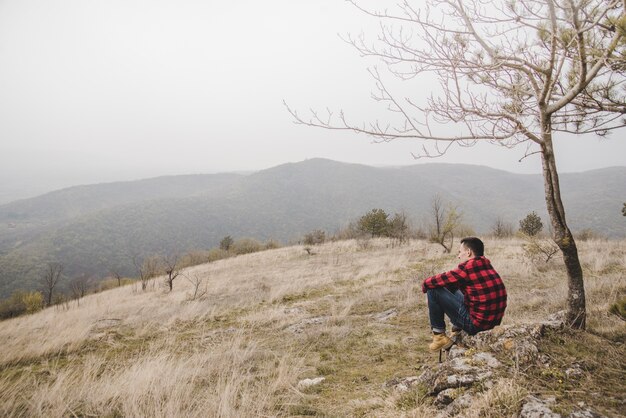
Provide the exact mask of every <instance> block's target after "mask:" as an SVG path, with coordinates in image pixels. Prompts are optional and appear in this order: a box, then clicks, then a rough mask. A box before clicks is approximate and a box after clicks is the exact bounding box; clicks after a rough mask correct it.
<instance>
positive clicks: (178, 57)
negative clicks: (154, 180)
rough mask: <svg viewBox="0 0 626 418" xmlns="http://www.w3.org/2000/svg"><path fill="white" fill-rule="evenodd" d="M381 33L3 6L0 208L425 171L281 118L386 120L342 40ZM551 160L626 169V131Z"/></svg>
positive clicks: (571, 140) (405, 152) (299, 15)
mask: <svg viewBox="0 0 626 418" xmlns="http://www.w3.org/2000/svg"><path fill="white" fill-rule="evenodd" d="M377 25H378V23H377V22H376V21H375V20H373V19H372V18H369V17H367V16H364V15H363V14H362V13H360V12H358V11H357V10H356V9H355V8H354V7H353V6H351V5H349V4H347V3H346V2H344V1H342V0H316V1H310V0H308V1H305V0H271V1H266V2H258V1H245V0H240V1H237V2H216V1H191V0H178V1H170V0H160V1H138V0H117V1H106V2H104V1H94V0H64V1H58V0H45V1H44V0H19V1H18V0H0V155H2V156H3V161H2V165H1V166H0V203H6V202H7V201H9V200H13V199H18V198H24V197H29V196H32V195H36V194H38V193H43V192H46V191H48V190H52V189H55V188H60V187H67V186H71V185H76V184H89V183H99V182H108V181H120V180H132V179H138V178H146V177H153V176H159V175H172V174H188V173H214V172H223V171H254V170H259V169H263V168H268V167H272V166H275V165H278V164H282V163H286V162H293V161H301V160H304V159H307V158H315V157H324V158H330V159H334V160H338V161H346V162H354V163H362V164H368V165H375V166H387V165H408V164H417V163H422V162H424V160H418V161H416V160H414V159H413V157H412V155H411V153H412V152H417V151H419V149H420V147H421V145H420V144H418V143H416V142H412V141H395V142H391V143H385V144H374V143H373V142H372V140H371V139H370V138H368V137H366V136H363V135H360V136H359V135H356V134H353V133H350V132H334V131H327V130H319V129H314V128H309V127H305V126H301V125H295V124H294V123H293V121H292V118H291V116H290V115H289V113H288V112H287V111H286V109H285V107H284V106H283V103H282V102H283V100H286V101H287V102H288V103H289V105H290V106H292V107H294V108H297V109H299V110H300V111H302V112H306V111H307V110H308V109H309V108H316V109H325V108H326V107H329V108H330V109H334V110H335V111H337V110H339V109H344V110H345V111H346V113H347V114H348V115H350V116H351V117H352V118H353V119H354V120H356V121H360V120H367V119H372V118H384V109H383V108H381V107H380V106H379V105H378V104H376V103H374V102H373V101H372V100H371V99H370V91H371V90H372V88H373V86H374V83H373V80H372V79H371V77H370V76H369V74H368V73H367V71H366V69H367V67H368V66H371V65H373V64H374V62H372V61H368V60H367V59H364V58H361V57H359V55H358V54H357V53H356V51H354V50H353V48H352V47H351V46H350V45H348V44H346V43H345V42H344V41H342V40H341V39H340V37H339V36H338V34H346V33H360V32H361V31H363V32H364V33H366V34H371V35H372V36H375V34H376V32H377V28H378V26H377ZM431 86H432V83H429V82H428V81H427V80H422V81H420V80H417V81H416V82H413V83H412V84H410V85H407V90H408V93H410V92H411V91H419V92H420V94H424V95H426V94H429V93H430V91H431ZM556 151H557V165H558V167H559V169H560V170H561V171H564V172H572V171H584V170H590V169H596V168H601V167H607V166H614V165H624V164H625V162H626V159H625V158H624V155H626V141H624V133H622V132H616V133H614V134H613V136H612V137H611V138H609V139H602V140H600V139H598V138H596V137H568V138H565V137H558V138H557V141H556ZM525 152H526V150H525V149H524V148H523V147H519V148H517V149H513V150H508V149H503V148H499V147H497V146H493V145H488V144H481V145H478V146H476V147H473V148H454V149H452V150H451V151H450V152H449V153H448V154H447V155H446V156H444V157H442V158H440V159H438V160H435V161H440V162H452V163H467V164H479V165H487V166H491V167H494V168H499V169H504V170H508V171H513V172H518V173H537V172H539V171H540V161H539V157H538V156H532V157H530V158H526V159H524V160H522V161H521V162H519V160H520V158H522V157H523V156H524V154H525ZM427 162H432V160H428V161H427Z"/></svg>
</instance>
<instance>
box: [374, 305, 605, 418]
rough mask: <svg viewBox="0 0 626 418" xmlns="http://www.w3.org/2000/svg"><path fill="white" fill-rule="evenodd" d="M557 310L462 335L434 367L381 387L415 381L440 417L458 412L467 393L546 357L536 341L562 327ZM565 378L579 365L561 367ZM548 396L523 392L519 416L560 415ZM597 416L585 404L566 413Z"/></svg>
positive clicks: (475, 392) (469, 395) (404, 386)
mask: <svg viewBox="0 0 626 418" xmlns="http://www.w3.org/2000/svg"><path fill="white" fill-rule="evenodd" d="M562 318H563V314H562V313H558V314H556V315H554V316H552V317H551V318H549V319H548V320H547V321H544V322H541V323H532V324H517V325H507V326H501V327H496V328H494V329H493V330H490V331H485V332H481V333H479V334H477V335H475V336H469V335H467V334H464V335H463V334H462V335H461V336H460V337H459V339H458V340H457V344H456V345H455V346H453V347H452V349H451V350H450V352H449V353H448V356H447V358H446V360H445V361H443V362H442V363H440V364H438V365H436V366H434V367H433V366H423V368H422V373H421V374H420V375H419V376H411V377H406V378H396V379H393V380H391V381H389V382H387V383H386V385H385V386H386V387H388V388H392V389H394V390H397V391H408V390H410V389H411V388H413V387H415V386H419V387H420V388H421V390H423V391H424V392H425V393H426V394H428V395H430V396H432V397H433V398H434V399H433V404H434V405H435V406H437V407H438V408H440V409H441V410H442V413H441V416H462V415H463V411H464V410H465V409H467V408H468V407H469V406H470V405H471V404H472V400H473V398H474V397H475V396H476V395H478V394H479V393H481V392H484V391H486V390H488V389H490V388H492V387H494V386H495V385H497V384H498V382H499V381H504V380H510V379H511V378H514V376H515V375H516V373H518V371H519V370H522V369H525V368H527V367H530V366H531V365H534V364H544V365H545V362H546V361H548V360H547V359H546V358H544V356H542V355H541V353H540V351H539V341H540V340H541V338H542V337H543V336H544V334H545V333H546V332H547V331H548V330H559V329H561V328H563V326H564V321H563V319H562ZM564 373H565V374H566V375H567V376H568V378H572V379H575V378H579V377H580V375H581V374H582V369H581V368H580V365H577V364H573V365H571V367H570V368H568V369H567V370H565V372H564ZM554 406H555V400H554V399H553V398H548V399H542V398H540V397H538V396H528V397H526V398H524V399H523V400H522V406H521V409H520V410H519V411H518V416H519V417H520V418H521V417H523V418H535V417H537V418H539V417H546V418H550V417H554V418H556V417H562V415H560V414H558V413H556V412H554V411H553V409H552V407H554ZM587 416H588V417H601V415H599V414H597V413H596V412H594V411H592V410H590V409H582V408H581V409H580V410H579V411H575V412H572V413H571V414H570V415H568V416H567V417H568V418H570V417H571V418H575V417H587Z"/></svg>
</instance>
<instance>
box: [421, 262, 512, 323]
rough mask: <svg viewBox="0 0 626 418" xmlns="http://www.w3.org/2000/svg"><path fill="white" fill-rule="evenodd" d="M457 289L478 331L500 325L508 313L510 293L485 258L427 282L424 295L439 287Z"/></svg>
mask: <svg viewBox="0 0 626 418" xmlns="http://www.w3.org/2000/svg"><path fill="white" fill-rule="evenodd" d="M448 286H450V287H457V288H458V289H459V290H461V292H463V296H464V301H463V302H464V303H465V306H467V307H468V310H469V314H470V318H471V319H472V322H473V323H474V325H475V326H476V327H477V328H480V329H482V330H487V329H491V328H493V327H495V326H496V325H499V324H500V322H501V321H502V317H503V316H504V310H505V309H506V289H505V288H504V283H503V282H502V279H501V278H500V276H499V275H498V273H497V272H496V271H495V270H494V268H493V267H492V266H491V262H490V261H489V260H487V259H486V258H485V257H475V258H472V259H470V260H467V261H465V262H463V263H461V264H459V266H458V267H457V268H456V269H454V270H450V271H448V272H446V273H441V274H437V275H436V276H432V277H428V278H427V279H424V283H423V284H422V292H424V293H426V291H427V290H428V289H435V288H437V287H448Z"/></svg>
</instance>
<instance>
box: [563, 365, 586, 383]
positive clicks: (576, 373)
mask: <svg viewBox="0 0 626 418" xmlns="http://www.w3.org/2000/svg"><path fill="white" fill-rule="evenodd" d="M584 374H585V372H584V371H583V369H582V368H581V367H580V365H579V364H572V367H570V368H569V369H567V370H565V375H566V376H567V378H568V379H579V378H581V377H582V376H583V375H584Z"/></svg>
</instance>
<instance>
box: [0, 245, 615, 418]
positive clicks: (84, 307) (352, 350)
mask: <svg viewBox="0 0 626 418" xmlns="http://www.w3.org/2000/svg"><path fill="white" fill-rule="evenodd" d="M485 243H486V249H487V255H488V256H489V258H490V259H491V260H492V262H493V264H494V266H495V267H496V269H498V271H499V272H500V274H501V275H502V277H503V278H504V280H505V283H506V285H507V289H508V293H509V306H508V308H507V313H506V315H505V318H504V323H503V325H502V327H501V329H510V328H507V327H511V326H517V325H520V326H522V325H524V324H527V323H530V324H532V323H533V321H542V320H544V319H545V318H546V317H547V316H548V314H550V313H552V312H555V311H557V310H559V309H561V308H562V307H563V306H564V305H565V297H566V278H565V274H564V272H563V268H562V264H561V262H560V261H554V260H551V261H550V262H549V263H545V262H543V261H541V262H540V263H539V264H534V263H533V262H532V261H530V260H528V259H526V258H525V256H524V252H523V251H522V247H521V245H522V242H520V241H516V240H487V241H486V242H485ZM625 251H626V242H625V241H624V240H622V241H595V242H594V241H586V242H581V243H580V254H581V262H582V263H583V265H584V266H586V267H585V274H586V290H587V303H588V330H587V331H586V332H574V331H567V330H550V331H546V332H544V333H543V334H541V335H538V336H537V338H538V340H537V346H536V349H537V350H538V351H537V352H532V353H530V354H532V356H530V357H529V358H528V359H522V358H521V357H518V356H517V353H518V351H515V350H513V351H511V349H510V348H511V347H515V346H516V344H517V343H518V340H517V338H518V337H515V336H511V337H508V339H507V340H506V342H505V344H504V345H503V346H502V347H500V349H498V350H495V351H493V356H494V357H495V358H491V357H486V358H487V359H488V360H489V362H494V361H495V364H496V366H497V365H498V364H501V365H502V366H501V367H499V368H498V369H497V370H494V371H492V372H490V373H491V374H487V375H485V377H484V379H483V380H482V382H481V383H480V384H476V385H473V386H469V385H468V384H467V382H465V381H459V382H457V383H453V384H451V386H450V384H449V385H448V387H449V389H447V392H446V396H448V397H451V398H453V399H454V398H458V399H459V401H455V402H453V403H450V405H454V406H455V408H458V409H450V408H449V406H446V404H445V402H452V401H453V399H451V400H449V401H446V400H445V399H440V396H439V395H437V396H434V395H433V394H432V393H431V392H430V391H429V388H428V387H425V386H423V385H422V384H419V383H418V384H415V385H412V386H409V387H404V388H402V387H401V385H397V384H396V383H397V382H402V381H413V382H414V381H416V378H415V377H417V376H420V375H423V374H424V373H425V372H428V371H435V370H441V368H440V367H439V366H438V365H437V358H436V354H432V353H429V352H428V351H427V348H426V346H427V343H428V342H429V339H430V332H429V329H428V319H427V313H426V303H425V300H424V299H425V298H424V296H423V295H422V294H421V292H420V288H419V283H420V279H421V278H424V277H425V276H427V275H430V274H432V273H434V272H439V271H442V270H445V269H448V268H451V267H454V266H455V265H456V260H455V259H454V258H453V257H452V256H450V255H443V254H442V253H441V250H440V248H439V247H438V246H436V245H433V244H428V243H426V242H424V241H411V242H410V243H409V244H408V245H406V246H401V247H394V246H392V245H391V243H390V242H389V241H387V240H378V239H376V240H371V241H369V242H368V243H361V242H356V241H340V242H336V243H331V244H325V245H322V246H319V247H316V248H315V252H316V255H313V256H309V255H307V254H306V252H305V251H304V250H303V247H302V246H293V247H286V248H281V249H277V250H272V251H265V252H260V253H255V254H250V255H245V256H240V257H236V258H232V259H227V260H220V261H218V262H215V263H210V264H206V265H201V266H196V267H193V268H189V269H187V270H186V271H185V272H184V274H185V276H184V277H183V276H181V277H180V279H177V281H176V282H175V286H174V290H173V292H171V293H170V292H167V291H166V290H165V288H164V287H163V285H162V281H163V278H157V279H154V280H152V281H151V282H150V283H149V286H148V287H147V290H146V291H142V290H141V287H140V286H139V285H138V284H135V285H129V286H124V287H119V288H116V289H113V290H110V291H107V292H103V293H100V294H95V295H90V296H87V297H85V298H83V299H81V300H80V301H79V302H76V301H74V302H72V303H71V304H68V305H66V306H57V307H52V308H49V309H46V310H44V311H41V312H38V313H35V314H33V315H29V316H24V317H20V318H15V319H11V320H8V321H3V322H0V341H2V347H3V349H2V352H1V353H0V415H2V416H6V417H21V416H29V417H30V416H33V417H44V416H168V417H177V416H185V417H240V416H250V417H251V416H277V417H287V416H333V417H335V416H337V417H348V416H350V417H356V416H359V417H397V416H412V417H433V416H436V415H437V414H439V413H442V414H450V415H455V414H461V416H466V417H501V416H518V414H519V412H520V410H522V409H523V408H526V407H527V405H529V404H532V403H533V402H535V400H534V399H535V398H537V399H543V400H544V401H545V400H546V399H547V398H554V400H553V402H552V403H548V405H549V407H550V408H551V409H552V410H553V411H554V412H559V413H560V414H562V416H569V415H568V414H570V413H572V412H577V413H578V414H579V415H577V416H609V417H620V416H624V415H623V411H624V409H623V406H624V393H626V386H625V382H624V379H623V370H624V367H626V362H625V359H626V350H625V348H624V344H623V343H624V341H626V333H625V330H624V326H623V320H621V319H619V318H618V317H616V316H614V315H610V314H608V309H609V306H610V305H611V304H612V303H614V302H615V301H616V300H618V299H619V298H620V297H624V295H625V293H626V279H625V277H626V275H625V274H624V273H625V272H626V264H625V260H624V258H623V257H622V256H621V255H622V254H624V252H625ZM185 277H187V278H189V279H190V280H186V279H185ZM194 281H195V282H196V283H198V285H199V286H198V289H199V292H198V293H196V292H194V290H195V288H194V285H193V284H192V282H194ZM194 293H196V297H194ZM527 334H528V333H527ZM525 337H526V335H524V336H520V338H525ZM507 347H508V348H507ZM475 354H479V353H477V352H476V351H473V352H466V354H465V355H464V357H461V358H456V359H455V360H452V361H450V362H447V363H446V365H448V366H451V367H452V366H463V367H467V368H469V369H472V368H475V367H477V364H478V363H477V362H478V360H477V359H478V358H479V357H478V356H477V355H475ZM481 358H483V359H484V358H485V357H484V356H483V357H481ZM464 359H465V363H464V362H463V361H464ZM468 361H472V362H473V363H471V364H470V363H468ZM494 367H495V366H494ZM464 382H465V383H464ZM315 383H317V384H315ZM440 393H441V392H440ZM444 398H445V397H444ZM461 399H462V400H463V402H460V400H461ZM592 413H594V414H602V415H591V414H592ZM550 416H553V415H550Z"/></svg>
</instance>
